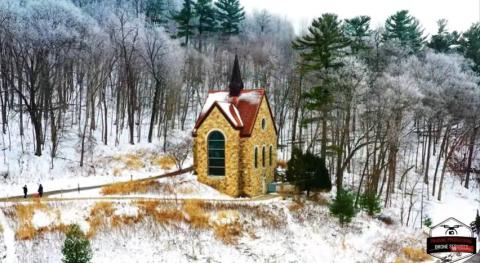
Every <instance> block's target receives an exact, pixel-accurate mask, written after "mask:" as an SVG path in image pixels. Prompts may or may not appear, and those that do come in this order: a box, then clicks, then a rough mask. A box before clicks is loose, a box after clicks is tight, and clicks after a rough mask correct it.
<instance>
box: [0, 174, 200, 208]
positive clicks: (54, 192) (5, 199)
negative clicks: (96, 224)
mask: <svg viewBox="0 0 480 263" xmlns="http://www.w3.org/2000/svg"><path fill="white" fill-rule="evenodd" d="M191 171H193V167H192V166H190V167H188V168H185V169H181V170H178V171H175V172H170V173H166V174H162V175H156V176H151V177H146V178H142V179H137V180H133V182H143V181H148V180H154V179H160V178H165V177H172V176H176V175H180V174H184V173H188V172H191ZM126 182H130V181H126ZM116 183H120V182H116ZM116 183H109V184H99V185H91V186H84V187H80V188H78V187H77V188H70V189H62V190H52V191H47V192H44V193H43V196H45V197H48V196H49V195H58V194H65V193H72V192H77V191H85V190H92V189H98V188H102V187H105V186H111V185H113V184H116ZM36 196H37V194H36V193H35V194H29V195H27V197H30V198H31V197H36ZM27 200H28V199H27ZM42 200H43V199H42ZM12 201H26V200H25V199H24V198H23V195H17V196H10V197H0V202H12Z"/></svg>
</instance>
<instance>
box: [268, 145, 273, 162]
mask: <svg viewBox="0 0 480 263" xmlns="http://www.w3.org/2000/svg"><path fill="white" fill-rule="evenodd" d="M272 148H273V147H272V145H270V152H269V153H268V161H269V164H270V166H272Z"/></svg>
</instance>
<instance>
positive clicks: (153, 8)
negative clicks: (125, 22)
mask: <svg viewBox="0 0 480 263" xmlns="http://www.w3.org/2000/svg"><path fill="white" fill-rule="evenodd" d="M166 10H167V8H166V3H165V0H147V2H146V4H145V16H146V18H147V20H148V21H149V22H150V23H152V24H156V25H160V24H165V23H166V22H167V21H168V20H167V16H166Z"/></svg>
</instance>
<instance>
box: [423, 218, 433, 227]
mask: <svg viewBox="0 0 480 263" xmlns="http://www.w3.org/2000/svg"><path fill="white" fill-rule="evenodd" d="M423 225H424V226H426V227H431V226H432V219H431V218H430V217H428V216H426V217H425V219H424V220H423Z"/></svg>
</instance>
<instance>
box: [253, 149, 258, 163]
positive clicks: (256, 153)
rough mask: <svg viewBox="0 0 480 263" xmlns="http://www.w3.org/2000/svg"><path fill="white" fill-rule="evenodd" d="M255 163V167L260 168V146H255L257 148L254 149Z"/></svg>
mask: <svg viewBox="0 0 480 263" xmlns="http://www.w3.org/2000/svg"><path fill="white" fill-rule="evenodd" d="M253 158H254V159H253V163H254V165H255V168H258V148H257V146H255V150H254V157H253Z"/></svg>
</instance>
